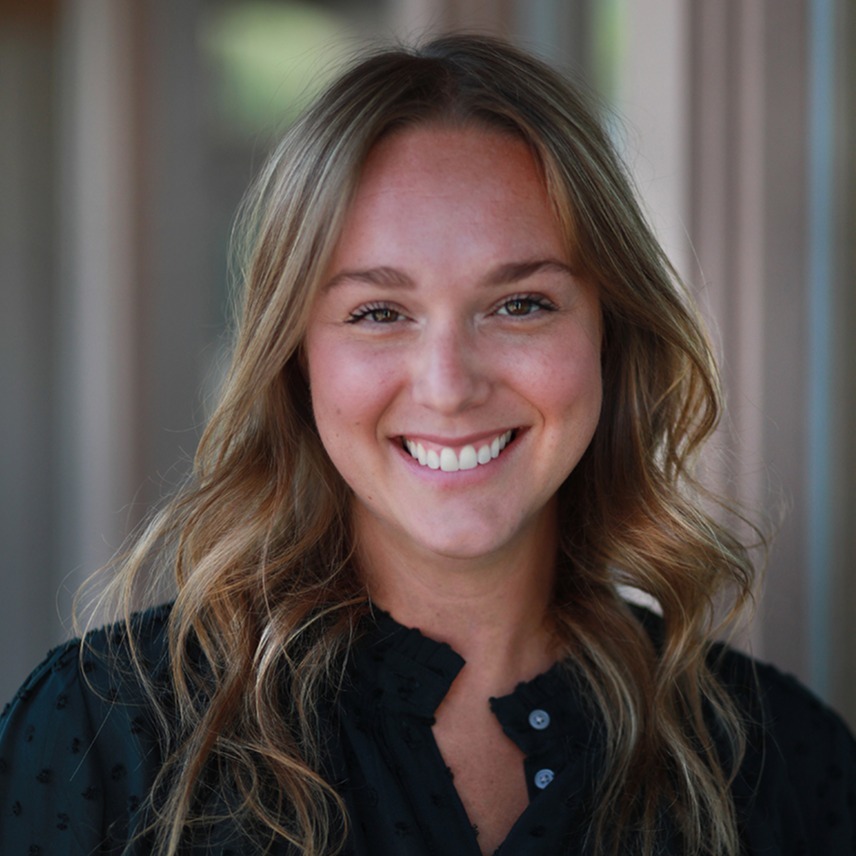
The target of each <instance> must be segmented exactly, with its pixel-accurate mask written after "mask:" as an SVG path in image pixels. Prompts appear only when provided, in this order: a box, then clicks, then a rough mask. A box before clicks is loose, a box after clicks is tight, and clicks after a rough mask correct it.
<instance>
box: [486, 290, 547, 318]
mask: <svg viewBox="0 0 856 856" xmlns="http://www.w3.org/2000/svg"><path fill="white" fill-rule="evenodd" d="M555 310H556V306H555V304H554V303H553V302H552V301H550V300H547V298H546V297H541V296H539V295H534V294H517V295H515V296H514V297H509V298H508V299H507V300H504V301H503V302H502V303H501V304H500V305H499V307H498V308H497V310H496V314H497V315H506V316H509V317H511V318H524V317H526V316H527V315H534V314H535V313H537V312H539V311H547V312H554V311H555Z"/></svg>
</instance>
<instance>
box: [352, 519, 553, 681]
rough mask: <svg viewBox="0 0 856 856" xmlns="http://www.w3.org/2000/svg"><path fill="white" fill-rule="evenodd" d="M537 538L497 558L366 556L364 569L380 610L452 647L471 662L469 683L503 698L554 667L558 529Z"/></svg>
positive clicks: (362, 558)
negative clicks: (552, 610)
mask: <svg viewBox="0 0 856 856" xmlns="http://www.w3.org/2000/svg"><path fill="white" fill-rule="evenodd" d="M537 536H538V537H536V538H533V539H532V542H531V543H532V545H533V549H518V550H511V551H504V552H503V553H502V555H501V556H496V557H479V558H477V559H458V558H455V559H450V558H448V557H430V558H429V557H418V556H414V555H402V554H400V553H398V551H395V550H391V549H385V550H384V551H382V552H381V554H380V555H376V556H375V555H366V554H365V553H364V552H363V551H360V565H361V567H362V568H363V569H364V575H365V578H366V583H367V587H368V590H369V593H370V595H371V597H372V600H373V601H374V602H375V603H377V604H378V606H380V607H381V608H382V609H384V610H386V611H388V612H389V613H390V614H391V615H392V616H393V617H394V618H395V619H396V621H398V622H399V623H401V624H403V625H405V626H407V627H416V628H418V629H419V630H420V631H422V632H423V633H424V634H425V635H426V636H429V637H430V638H432V639H436V640H437V641H440V642H446V643H447V644H448V645H450V646H451V647H452V648H453V649H454V650H455V651H456V652H457V653H458V654H460V655H461V656H462V657H463V658H464V660H466V662H467V668H466V670H465V671H466V673H467V675H468V677H469V679H470V680H474V681H476V682H478V683H479V684H480V685H482V686H483V688H484V689H485V690H486V691H487V692H489V694H493V695H503V694H505V693H507V692H510V691H511V690H512V689H513V688H514V686H516V684H517V683H519V682H520V681H525V680H529V679H531V678H532V677H534V676H535V675H537V674H539V673H540V672H543V671H544V670H545V669H546V668H548V667H549V666H550V665H552V663H553V662H554V660H555V651H554V646H553V634H552V628H551V624H550V619H549V607H550V601H551V598H552V592H553V584H554V577H555V555H556V546H555V535H554V533H553V531H552V527H551V528H550V530H549V531H544V532H539V533H537ZM536 544H537V549H534V545H536ZM388 546H389V545H387V547H388Z"/></svg>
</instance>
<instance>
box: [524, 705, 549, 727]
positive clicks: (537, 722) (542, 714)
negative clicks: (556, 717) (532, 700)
mask: <svg viewBox="0 0 856 856" xmlns="http://www.w3.org/2000/svg"><path fill="white" fill-rule="evenodd" d="M529 724H530V725H531V726H532V727H533V728H534V729H535V730H536V731H543V730H544V729H545V728H546V727H547V726H548V725H549V724H550V714H549V713H547V711H546V710H533V711H532V713H530V714H529Z"/></svg>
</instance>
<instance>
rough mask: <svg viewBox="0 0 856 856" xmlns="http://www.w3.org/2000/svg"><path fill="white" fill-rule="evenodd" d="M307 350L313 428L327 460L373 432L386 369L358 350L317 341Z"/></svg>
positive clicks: (386, 382) (381, 408)
mask: <svg viewBox="0 0 856 856" xmlns="http://www.w3.org/2000/svg"><path fill="white" fill-rule="evenodd" d="M315 345H316V346H315V347H310V348H308V349H307V358H308V359H307V362H308V375H309V387H310V392H311V398H312V410H313V412H314V415H315V424H316V425H317V427H318V431H319V433H320V435H321V439H322V441H323V442H324V445H325V446H326V447H327V450H328V452H329V453H330V456H331V457H332V458H333V459H334V461H335V460H336V457H337V454H336V450H335V449H334V448H333V446H334V445H335V446H336V447H337V448H341V447H342V446H346V445H350V444H352V443H353V444H355V443H358V442H359V438H360V435H361V434H364V433H365V432H366V431H369V432H373V431H374V427H375V425H376V423H377V421H378V420H379V418H380V417H381V415H382V413H383V411H384V407H385V402H386V401H387V400H388V399H389V394H388V392H387V390H388V388H389V386H390V381H389V372H388V370H387V369H388V366H386V365H385V364H384V362H383V361H382V360H379V359H378V358H377V355H374V356H369V355H368V354H366V353H363V352H361V349H359V348H352V347H342V346H341V345H339V346H337V344H336V343H333V342H323V341H319V342H317V343H315Z"/></svg>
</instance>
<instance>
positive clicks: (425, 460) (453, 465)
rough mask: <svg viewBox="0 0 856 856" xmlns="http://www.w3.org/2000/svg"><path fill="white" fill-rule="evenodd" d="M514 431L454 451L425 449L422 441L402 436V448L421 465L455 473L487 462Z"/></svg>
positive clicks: (443, 448) (444, 447) (508, 439)
mask: <svg viewBox="0 0 856 856" xmlns="http://www.w3.org/2000/svg"><path fill="white" fill-rule="evenodd" d="M513 437H514V431H506V432H505V433H504V434H500V435H499V436H497V437H494V438H493V440H491V441H490V442H489V443H483V444H481V445H479V446H478V448H476V447H475V446H470V445H468V446H464V447H463V448H462V449H461V451H460V452H456V451H455V450H454V449H452V448H450V447H449V446H441V447H439V448H436V449H426V448H425V446H423V445H422V443H419V442H416V441H415V440H408V439H407V438H406V437H404V438H402V440H403V443H404V448H405V449H407V451H408V452H409V453H410V456H411V457H412V458H413V459H414V460H415V461H417V462H418V463H419V464H420V465H421V466H423V467H428V468H429V469H431V470H442V471H443V472H444V473H456V472H458V470H474V469H475V468H476V467H478V466H483V465H484V464H489V463H490V462H491V461H492V460H493V459H494V458H496V457H498V456H499V453H500V452H501V451H502V450H503V449H504V448H505V447H506V446H507V445H508V444H509V442H511V439H512V438H513Z"/></svg>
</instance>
